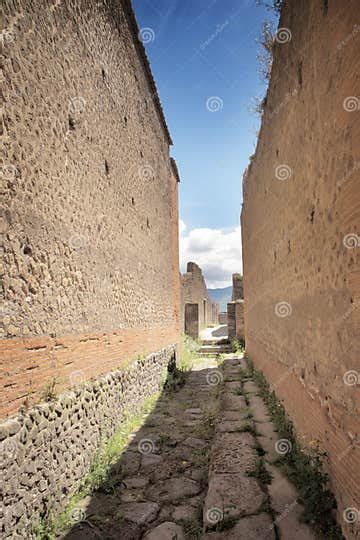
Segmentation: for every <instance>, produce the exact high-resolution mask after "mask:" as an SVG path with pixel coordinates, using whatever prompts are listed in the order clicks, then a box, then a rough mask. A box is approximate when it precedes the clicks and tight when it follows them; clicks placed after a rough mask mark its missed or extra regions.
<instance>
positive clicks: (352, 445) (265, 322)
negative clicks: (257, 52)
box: [242, 0, 360, 538]
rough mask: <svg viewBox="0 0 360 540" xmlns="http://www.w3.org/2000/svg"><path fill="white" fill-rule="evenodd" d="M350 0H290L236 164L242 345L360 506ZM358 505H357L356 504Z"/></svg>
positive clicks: (359, 217) (358, 242)
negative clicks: (250, 149)
mask: <svg viewBox="0 0 360 540" xmlns="http://www.w3.org/2000/svg"><path fill="white" fill-rule="evenodd" d="M358 14H359V4H358V2H357V0H349V2H337V1H333V2H324V1H322V0H316V1H313V2H308V1H305V0H289V1H287V2H286V3H285V7H284V9H283V12H282V15H281V20H280V27H281V28H283V29H285V30H284V31H283V33H282V34H281V35H280V33H279V35H278V38H277V40H276V41H275V47H274V64H273V69H272V75H271V81H270V87H269V91H268V94H267V98H266V101H265V110H264V115H263V119H262V127H261V131H260V136H259V141H258V145H257V150H256V154H255V156H254V157H253V158H252V160H251V164H250V166H249V168H248V170H247V172H246V174H245V176H244V186H243V187H244V190H243V191H244V206H243V210H242V241H243V259H244V294H245V333H246V347H247V352H248V354H249V356H250V357H251V358H252V359H253V360H254V362H255V365H256V367H258V368H261V369H262V370H263V371H264V372H265V375H266V376H267V378H268V379H269V381H270V382H271V384H272V387H273V389H274V390H275V391H276V392H277V394H278V395H279V396H280V397H281V398H282V399H283V400H284V402H285V405H286V408H287V410H288V412H289V414H290V416H291V417H292V419H293V420H294V422H295V427H296V430H297V432H298V436H299V438H300V439H301V440H302V441H303V442H304V444H306V445H309V446H311V445H314V444H316V441H319V443H320V446H321V448H323V449H324V450H326V452H327V453H328V471H329V473H330V478H331V482H332V487H333V489H334V491H335V494H336V496H337V499H338V502H339V515H338V517H339V522H340V523H341V525H342V527H343V529H344V532H345V533H346V534H347V537H348V538H355V535H356V532H355V529H356V527H357V526H358V525H359V522H358V523H355V524H353V525H351V523H350V522H349V520H347V519H346V513H343V512H344V510H346V509H348V508H357V509H359V508H360V491H359V484H360V447H359V443H360V414H359V413H360V392H359V384H360V361H359V358H360V356H359V354H360V351H359V347H360V266H359V263H360V236H359V235H360V228H359V226H360V178H359V163H360V123H359V98H358V97H356V96H358V95H359V85H360V79H359V73H360V63H359V58H360V57H359V54H358V51H359V35H360V34H359V32H358V30H359V26H358V25H356V24H355V22H356V18H357V16H358ZM357 511H358V510H357Z"/></svg>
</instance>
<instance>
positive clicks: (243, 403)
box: [60, 355, 317, 540]
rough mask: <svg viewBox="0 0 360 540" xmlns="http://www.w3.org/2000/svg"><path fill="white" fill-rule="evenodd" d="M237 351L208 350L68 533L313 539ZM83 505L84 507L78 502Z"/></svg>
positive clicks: (157, 538) (129, 538)
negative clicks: (216, 355)
mask: <svg viewBox="0 0 360 540" xmlns="http://www.w3.org/2000/svg"><path fill="white" fill-rule="evenodd" d="M243 367H245V364H244V360H243V359H241V358H240V357H234V356H233V355H227V357H226V358H225V360H224V364H223V366H222V367H221V368H220V367H218V366H217V363H216V361H215V360H214V359H211V358H203V359H202V361H201V364H198V365H197V366H196V368H194V369H193V370H192V371H191V372H190V373H189V375H188V377H187V381H186V384H185V385H184V386H183V387H182V388H181V389H180V390H179V391H177V392H173V393H163V395H162V396H161V398H160V399H159V401H158V403H157V406H156V409H155V410H154V411H153V412H152V413H151V414H150V415H148V417H147V418H146V419H145V421H144V424H143V425H142V427H141V428H140V429H139V430H138V431H137V432H136V433H134V434H133V435H132V437H131V440H130V441H129V444H128V447H127V449H126V451H125V452H124V453H123V455H122V456H121V458H120V459H119V462H118V463H117V464H116V466H115V467H114V470H113V471H112V473H111V475H110V476H111V478H110V479H109V483H110V486H111V488H110V489H109V486H108V485H107V486H104V489H102V490H100V491H98V492H96V493H94V494H93V495H92V496H91V497H88V498H87V499H86V500H84V501H82V503H81V505H80V507H81V508H80V510H81V511H82V512H83V515H82V519H81V520H80V522H79V523H77V524H76V525H75V526H74V527H73V529H72V530H71V531H70V532H68V533H67V534H66V535H65V536H61V537H60V538H66V539H68V540H82V539H86V540H92V539H99V538H103V539H117V540H119V539H124V540H138V539H139V540H140V539H146V540H185V539H194V540H196V539H206V540H222V539H227V540H235V539H244V540H255V539H256V540H265V539H266V540H275V539H276V540H277V539H279V538H280V539H289V540H312V539H315V538H317V537H316V536H315V535H314V533H313V532H312V531H311V530H310V529H309V528H308V526H307V525H305V524H304V523H302V522H301V512H302V507H301V504H300V503H299V501H298V500H297V493H296V490H295V489H294V487H293V486H292V485H291V484H290V483H289V481H288V480H287V479H286V478H285V477H284V476H283V474H282V473H281V471H280V469H279V468H277V467H276V465H275V462H276V459H277V458H278V457H279V453H278V452H277V451H276V449H278V451H279V450H280V452H281V451H282V449H281V447H279V444H281V443H279V442H278V437H277V433H276V431H275V429H274V426H273V424H272V423H271V421H270V419H269V416H268V414H267V411H266V408H265V406H264V403H263V402H262V400H261V398H260V397H259V396H258V395H257V392H258V389H257V387H256V385H255V384H254V383H253V382H252V381H246V382H245V383H243V381H242V378H241V370H242V368H243ZM80 510H79V511H80Z"/></svg>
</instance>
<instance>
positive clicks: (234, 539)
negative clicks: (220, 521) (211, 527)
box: [204, 514, 311, 540]
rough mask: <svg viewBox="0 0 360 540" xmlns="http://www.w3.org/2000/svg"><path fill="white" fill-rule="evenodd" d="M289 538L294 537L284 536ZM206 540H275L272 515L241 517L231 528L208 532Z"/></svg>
mask: <svg viewBox="0 0 360 540" xmlns="http://www.w3.org/2000/svg"><path fill="white" fill-rule="evenodd" d="M287 538H289V539H290V538H291V539H292V536H291V534H290V536H284V539H287ZM309 538H311V537H309ZM204 540H275V532H274V526H273V523H272V520H271V518H270V516H269V515H268V514H259V515H257V516H250V517H245V518H243V519H240V520H239V522H238V523H237V524H236V525H235V526H234V527H233V528H232V529H230V530H227V531H224V532H221V533H220V532H219V533H217V532H214V533H208V534H206V535H205V536H204ZM304 540H305V539H304Z"/></svg>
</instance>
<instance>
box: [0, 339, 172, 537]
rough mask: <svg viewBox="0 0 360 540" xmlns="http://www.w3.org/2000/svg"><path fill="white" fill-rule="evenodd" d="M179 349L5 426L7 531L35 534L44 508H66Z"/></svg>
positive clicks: (1, 526) (0, 524) (3, 525)
mask: <svg viewBox="0 0 360 540" xmlns="http://www.w3.org/2000/svg"><path fill="white" fill-rule="evenodd" d="M174 358H175V347H174V346H170V347H167V348H165V349H162V350H161V351H159V352H158V353H156V354H152V355H150V356H148V357H147V358H144V359H142V360H138V361H137V362H136V363H133V364H131V365H129V367H128V369H126V370H120V371H114V372H112V373H108V374H107V375H106V376H105V377H100V378H99V379H97V380H95V381H91V382H89V383H87V384H86V385H82V386H78V387H76V388H74V390H73V391H68V392H66V393H64V394H62V395H61V396H59V398H58V399H57V400H56V401H51V402H48V403H42V404H40V405H37V406H35V407H34V408H33V409H31V410H29V411H27V412H26V413H24V414H20V415H19V416H18V417H17V418H13V419H10V420H7V421H6V422H4V423H2V424H0V441H1V442H0V455H1V462H0V471H1V477H2V479H3V500H2V503H3V507H2V511H3V512H2V514H3V515H2V518H1V520H0V530H1V536H2V537H6V538H33V535H32V534H31V525H32V524H36V522H37V521H38V519H39V517H40V516H41V515H43V514H44V512H46V511H49V510H52V511H54V512H55V513H57V512H59V511H61V510H62V509H63V508H64V506H65V505H66V502H67V501H68V499H69V495H70V494H72V493H74V491H76V489H77V488H78V487H79V485H80V483H81V480H82V479H83V478H84V475H85V474H86V473H87V472H88V471H89V467H90V464H91V462H92V459H93V458H94V456H95V454H96V451H97V449H98V447H99V445H100V444H101V443H104V442H105V441H106V440H107V439H108V438H109V437H111V435H113V434H114V432H115V431H116V429H117V428H118V427H119V426H120V425H121V422H122V421H123V419H124V416H125V414H131V415H134V414H136V413H137V412H138V411H139V410H140V407H141V404H142V403H143V402H144V400H145V398H146V397H150V396H151V395H153V394H154V393H155V392H157V391H158V390H159V381H160V378H161V375H162V373H163V371H164V369H165V368H166V367H167V366H168V364H169V363H171V362H172V361H174Z"/></svg>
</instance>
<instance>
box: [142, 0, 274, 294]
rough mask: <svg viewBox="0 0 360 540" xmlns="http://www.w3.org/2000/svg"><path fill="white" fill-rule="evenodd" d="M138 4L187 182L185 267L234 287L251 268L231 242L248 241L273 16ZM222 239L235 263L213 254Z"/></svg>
mask: <svg viewBox="0 0 360 540" xmlns="http://www.w3.org/2000/svg"><path fill="white" fill-rule="evenodd" d="M133 6H134V10H135V13H136V17H137V21H138V24H139V27H140V28H141V29H143V32H144V34H143V37H144V39H143V41H144V45H145V48H146V51H147V54H148V57H149V59H150V63H151V68H152V71H153V74H154V77H155V80H156V84H157V87H158V90H159V94H160V98H161V102H162V104H163V108H164V112H165V116H166V119H167V123H168V126H169V129H170V132H171V135H172V138H173V141H174V146H173V148H172V150H171V154H172V155H173V156H174V157H175V159H176V161H177V163H178V167H179V171H180V176H181V184H180V217H181V220H182V222H183V225H182V229H183V234H182V246H181V255H182V270H184V264H185V263H186V259H189V258H191V259H192V260H194V259H196V261H195V262H199V263H200V265H202V266H203V270H204V273H205V277H206V279H207V282H208V284H209V285H210V286H225V285H226V284H228V283H230V280H231V273H232V272H233V271H241V268H242V266H241V250H240V247H239V248H238V249H237V250H236V253H234V254H232V251H231V247H232V246H230V244H229V243H228V240H229V241H230V240H232V242H233V243H234V242H235V245H236V246H237V243H238V241H239V240H237V239H239V238H240V229H239V221H240V211H241V202H242V193H241V191H242V185H241V184H242V173H243V170H244V168H245V167H246V166H247V163H248V158H249V155H251V154H252V153H253V152H254V148H255V143H256V131H257V129H258V127H259V119H258V118H257V117H256V116H255V115H254V113H252V112H250V110H249V109H250V108H251V105H252V103H253V100H254V98H255V97H256V96H258V95H263V94H264V91H265V83H264V82H262V81H261V80H260V76H259V64H258V61H257V59H256V55H257V52H258V49H259V45H258V44H257V43H256V38H257V37H258V35H259V32H260V28H261V24H262V22H263V21H264V20H274V13H273V12H271V11H268V10H266V9H265V8H264V7H261V8H260V7H257V6H256V1H255V0H174V1H171V0H133ZM145 29H150V30H149V31H146V30H145ZM210 98H214V99H212V100H211V99H210ZM209 100H210V101H209ZM207 104H208V106H207ZM212 108H214V109H215V111H213V112H212V111H211V109H212ZM209 109H210V110H209ZM185 227H186V228H185ZM235 230H237V237H234V235H233V233H234V231H235ZM199 231H200V232H199ZM201 231H202V232H201ZM194 233H195V234H194ZM228 235H230V236H229V237H228ZM215 237H216V238H215ZM222 242H225V243H227V244H229V245H228V246H225V247H228V248H229V249H225V251H226V252H228V253H227V254H228V255H231V254H232V255H233V256H232V257H231V262H230V261H228V263H227V262H226V260H225V261H224V255H225V253H224V252H221V253H217V256H215V255H216V253H214V252H212V251H213V250H214V249H215V250H216V249H217V250H218V251H219V247H220V248H221V244H222ZM199 244H200V245H199ZM220 251H221V250H220ZM222 251H224V250H222ZM208 257H210V259H211V258H212V260H208ZM217 261H218V262H219V263H221V264H220V266H221V267H219V265H218V268H216V265H217V264H218V263H217ZM228 267H229V268H228Z"/></svg>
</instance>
